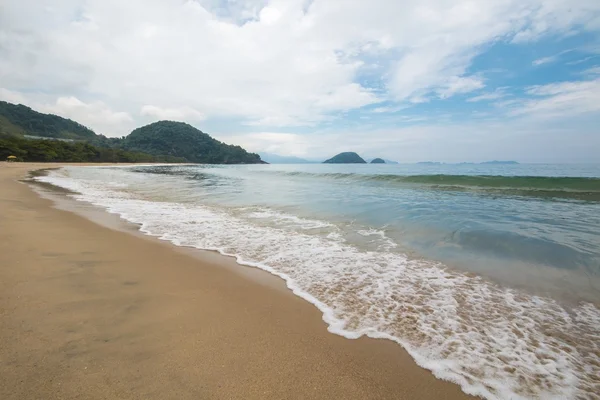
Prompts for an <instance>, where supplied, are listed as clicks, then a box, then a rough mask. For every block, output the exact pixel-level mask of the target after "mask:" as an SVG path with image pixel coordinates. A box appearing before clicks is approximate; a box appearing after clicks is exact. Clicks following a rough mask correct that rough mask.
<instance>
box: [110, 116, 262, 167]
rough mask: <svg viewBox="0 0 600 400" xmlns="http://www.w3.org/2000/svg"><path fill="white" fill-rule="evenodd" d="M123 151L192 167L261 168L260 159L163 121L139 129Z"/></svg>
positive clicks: (182, 125) (178, 123) (124, 140)
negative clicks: (178, 160)
mask: <svg viewBox="0 0 600 400" xmlns="http://www.w3.org/2000/svg"><path fill="white" fill-rule="evenodd" d="M121 147H122V148H124V149H127V150H135V151H140V152H144V153H148V154H153V155H169V156H175V157H182V158H185V159H186V160H188V161H190V162H193V163H207V164H259V163H263V161H261V159H260V156H259V155H258V154H254V153H248V152H247V151H246V150H244V149H243V148H241V147H240V146H232V145H228V144H225V143H222V142H219V141H218V140H216V139H214V138H212V137H210V136H209V135H207V134H206V133H204V132H202V131H200V130H198V129H196V128H194V127H193V126H191V125H188V124H186V123H183V122H173V121H160V122H155V123H153V124H150V125H146V126H144V127H141V128H138V129H136V130H134V131H133V132H131V134H130V135H129V136H127V137H125V138H124V139H123V141H122V143H121Z"/></svg>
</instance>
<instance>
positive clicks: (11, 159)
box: [6, 156, 17, 162]
mask: <svg viewBox="0 0 600 400" xmlns="http://www.w3.org/2000/svg"><path fill="white" fill-rule="evenodd" d="M6 161H8V162H13V161H17V156H8V158H7V159H6Z"/></svg>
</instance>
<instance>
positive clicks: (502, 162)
mask: <svg viewBox="0 0 600 400" xmlns="http://www.w3.org/2000/svg"><path fill="white" fill-rule="evenodd" d="M481 164H500V165H515V164H518V162H516V161H496V160H494V161H484V162H482V163H481Z"/></svg>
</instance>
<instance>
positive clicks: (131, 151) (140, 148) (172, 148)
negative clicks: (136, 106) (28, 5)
mask: <svg viewBox="0 0 600 400" xmlns="http://www.w3.org/2000/svg"><path fill="white" fill-rule="evenodd" d="M0 136H3V141H2V142H0V143H4V145H5V146H8V145H7V143H8V140H9V136H13V137H15V140H10V142H11V146H12V147H10V148H9V147H6V148H4V151H2V150H3V149H2V148H0V154H3V153H7V152H10V151H9V150H11V149H14V150H20V151H13V152H15V153H17V154H14V155H15V156H18V157H19V158H20V159H21V160H24V161H33V159H32V157H33V156H32V155H33V154H36V156H35V157H34V158H35V160H36V161H38V160H43V159H47V160H52V161H69V160H75V159H78V160H79V159H80V160H81V161H94V160H96V161H97V160H98V157H100V158H102V159H107V160H108V159H110V160H115V159H119V160H126V159H127V160H136V161H138V160H140V159H144V161H150V160H161V161H166V160H169V161H171V162H177V161H179V162H193V163H208V164H259V163H264V162H263V161H262V160H261V159H260V156H259V155H257V154H253V153H248V152H247V151H246V150H244V149H243V148H241V147H240V146H232V145H228V144H225V143H221V142H219V141H218V140H216V139H213V138H212V137H210V136H209V135H207V134H206V133H204V132H202V131H200V130H198V129H196V128H194V127H193V126H191V125H188V124H186V123H183V122H173V121H160V122H156V123H153V124H150V125H146V126H144V127H141V128H138V129H135V130H134V131H133V132H131V134H130V135H129V136H126V137H124V138H107V137H106V136H104V135H97V134H96V133H95V132H94V131H92V130H91V129H89V128H86V127H85V126H83V125H81V124H79V123H77V122H75V121H72V120H70V119H66V118H62V117H59V116H58V115H53V114H42V113H40V112H37V111H35V110H32V109H31V108H29V107H27V106H24V105H21V104H19V105H17V104H11V103H7V102H4V101H0ZM32 136H34V138H31V137H32ZM19 137H20V138H24V137H29V139H36V138H35V137H38V138H46V139H54V140H52V141H56V139H60V140H66V141H70V142H75V143H72V144H89V145H93V146H94V147H95V148H96V150H94V151H95V153H94V152H90V151H87V150H85V151H84V147H82V146H75V147H72V148H71V146H63V145H59V144H50V143H46V144H44V143H41V142H40V143H30V144H27V143H25V142H22V141H21V140H16V139H17V138H19ZM23 140H26V139H23ZM17 142H18V145H16V143H17ZM15 145H16V147H14V146H15ZM27 149H29V150H27ZM44 149H46V150H44ZM86 149H88V150H89V149H90V148H89V147H88V148H86ZM102 149H111V150H114V151H113V152H106V151H104V150H102ZM44 151H47V152H48V153H47V154H46V155H45V156H44V155H43V154H42V153H43V152H44ZM92 153H94V154H102V156H94V155H91V154H92ZM117 153H118V155H117ZM61 154H62V155H64V156H65V157H67V156H66V155H67V154H70V155H69V156H68V160H67V159H64V160H63V159H61ZM74 154H76V155H74ZM144 154H145V155H144ZM113 155H114V156H113ZM0 158H2V157H0Z"/></svg>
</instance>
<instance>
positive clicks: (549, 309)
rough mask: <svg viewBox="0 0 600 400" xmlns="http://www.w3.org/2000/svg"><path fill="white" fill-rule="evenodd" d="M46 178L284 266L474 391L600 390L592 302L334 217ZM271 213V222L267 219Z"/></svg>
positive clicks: (173, 235)
mask: <svg viewBox="0 0 600 400" xmlns="http://www.w3.org/2000/svg"><path fill="white" fill-rule="evenodd" d="M38 180H41V181H44V182H47V183H51V184H54V185H57V186H61V187H64V188H67V189H70V190H72V191H76V192H79V193H80V194H78V195H74V197H75V198H76V199H77V200H82V201H87V202H90V203H92V204H95V205H98V206H101V207H104V208H106V209H107V210H108V211H109V212H112V213H116V214H118V215H120V216H121V217H122V218H124V219H126V220H128V221H130V222H134V223H137V224H140V225H141V230H142V231H143V232H145V233H147V234H149V235H153V236H157V237H159V238H161V239H163V240H168V241H170V242H172V243H174V244H176V245H179V246H189V247H195V248H200V249H207V250H215V251H218V252H220V253H221V254H224V255H228V256H233V257H235V258H236V259H237V261H238V263H240V264H243V265H249V266H253V267H258V268H261V269H264V270H266V271H268V272H270V273H272V274H274V275H277V276H279V277H281V278H283V279H284V280H285V282H286V283H287V286H288V287H289V288H290V289H291V290H293V292H294V293H295V294H296V295H298V296H300V297H302V298H304V299H305V300H307V301H309V302H311V303H313V304H314V305H315V306H317V307H318V308H319V309H320V310H321V312H322V313H323V319H324V321H325V322H326V323H327V324H328V326H329V328H328V329H329V331H330V332H332V333H336V334H339V335H342V336H344V337H347V338H350V339H354V338H358V337H360V336H363V335H366V336H370V337H374V338H386V339H390V340H393V341H395V342H397V343H399V344H400V345H402V346H403V347H404V348H405V349H406V350H407V351H408V352H409V353H410V354H411V355H412V356H413V358H414V359H415V360H416V362H417V363H418V364H419V365H421V366H422V367H424V368H427V369H429V370H431V371H433V373H434V374H435V376H436V377H438V378H442V379H446V380H449V381H452V382H456V383H457V384H459V385H460V386H461V387H462V388H463V390H464V391H465V392H466V393H469V394H474V395H479V396H482V397H485V398H489V399H508V398H511V399H524V398H548V399H552V398H555V399H563V398H595V397H597V394H598V393H600V381H599V380H598V376H600V331H599V329H600V328H599V327H600V310H598V308H596V306H594V305H593V304H590V303H580V304H579V305H577V306H574V307H573V308H565V307H564V306H562V305H560V304H559V303H558V302H556V301H555V300H552V299H550V298H545V297H539V296H531V295H528V294H525V293H521V292H517V291H515V290H511V289H507V288H503V287H500V286H497V285H494V284H492V283H489V282H487V281H485V280H484V279H482V278H479V277H475V276H473V275H470V274H466V273H461V272H458V271H453V270H450V269H448V268H445V267H444V266H443V265H441V264H439V263H434V262H428V261H424V260H413V259H410V258H409V257H407V256H406V255H403V254H400V253H394V252H387V251H365V250H361V249H359V248H357V247H355V246H353V245H351V244H349V243H347V242H345V241H344V240H342V239H341V238H339V237H338V236H337V235H335V234H331V233H335V232H334V230H331V232H330V234H328V235H326V236H325V235H315V234H311V233H310V232H312V231H314V230H319V229H324V228H332V227H331V226H329V225H330V224H328V223H327V222H323V223H319V221H318V220H305V219H300V218H296V217H294V216H292V215H286V214H282V213H280V212H276V213H271V214H270V212H269V211H268V210H265V211H260V210H256V209H254V208H252V209H248V210H244V209H238V210H237V214H235V215H233V214H232V213H231V212H228V211H226V210H225V209H220V208H217V207H211V206H207V205H202V204H182V203H176V202H155V201H148V200H144V199H139V198H135V197H132V196H131V194H130V193H123V192H121V191H120V189H119V188H118V187H116V188H111V187H107V186H106V184H105V183H103V182H89V181H85V180H77V179H71V178H69V177H66V176H62V175H60V174H59V173H58V172H54V173H51V175H49V176H47V177H40V178H38ZM263 219H268V220H269V221H271V223H270V224H268V225H265V224H260V223H257V220H263ZM292 226H299V227H300V229H290V227H292ZM332 229H333V228H332ZM359 234H360V235H363V236H372V237H382V238H383V237H384V236H385V234H384V233H383V232H378V231H375V230H365V231H361V232H359Z"/></svg>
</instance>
